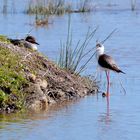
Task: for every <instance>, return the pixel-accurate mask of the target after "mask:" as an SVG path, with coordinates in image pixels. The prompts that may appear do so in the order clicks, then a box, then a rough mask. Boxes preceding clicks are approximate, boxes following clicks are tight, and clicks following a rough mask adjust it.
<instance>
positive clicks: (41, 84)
mask: <svg viewBox="0 0 140 140" xmlns="http://www.w3.org/2000/svg"><path fill="white" fill-rule="evenodd" d="M36 84H38V85H39V86H40V88H41V89H46V88H47V86H48V83H47V81H46V80H44V79H43V80H41V79H37V80H36Z"/></svg>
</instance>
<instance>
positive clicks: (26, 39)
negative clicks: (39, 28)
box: [25, 36, 39, 45]
mask: <svg viewBox="0 0 140 140" xmlns="http://www.w3.org/2000/svg"><path fill="white" fill-rule="evenodd" d="M25 41H27V42H30V43H32V44H37V45H39V43H37V42H36V39H35V38H34V37H33V36H27V37H26V38H25Z"/></svg>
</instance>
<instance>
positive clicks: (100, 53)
mask: <svg viewBox="0 0 140 140" xmlns="http://www.w3.org/2000/svg"><path fill="white" fill-rule="evenodd" d="M96 55H97V61H98V64H99V66H100V68H101V69H102V70H104V71H105V73H106V78H107V92H106V94H105V95H106V97H107V103H109V87H110V75H109V73H110V70H111V71H114V72H117V73H124V72H123V71H122V70H121V69H120V68H119V67H118V66H117V64H116V62H115V61H114V59H113V58H112V57H111V56H109V55H107V54H105V53H104V45H103V44H101V43H97V44H96ZM124 74H125V73H124Z"/></svg>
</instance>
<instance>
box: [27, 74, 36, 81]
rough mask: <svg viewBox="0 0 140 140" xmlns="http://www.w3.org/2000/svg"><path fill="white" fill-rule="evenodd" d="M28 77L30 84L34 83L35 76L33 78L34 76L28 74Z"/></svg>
mask: <svg viewBox="0 0 140 140" xmlns="http://www.w3.org/2000/svg"><path fill="white" fill-rule="evenodd" d="M28 77H29V80H30V81H31V82H35V80H36V76H35V75H34V74H32V73H30V74H29V75H28Z"/></svg>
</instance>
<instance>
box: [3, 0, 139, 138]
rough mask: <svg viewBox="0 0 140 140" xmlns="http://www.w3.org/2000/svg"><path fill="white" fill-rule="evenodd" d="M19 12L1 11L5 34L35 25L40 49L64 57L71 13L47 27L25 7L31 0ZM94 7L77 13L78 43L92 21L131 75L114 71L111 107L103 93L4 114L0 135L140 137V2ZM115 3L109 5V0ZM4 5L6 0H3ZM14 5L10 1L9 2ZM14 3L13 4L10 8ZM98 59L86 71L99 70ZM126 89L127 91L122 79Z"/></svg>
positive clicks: (16, 33) (22, 31)
mask: <svg viewBox="0 0 140 140" xmlns="http://www.w3.org/2000/svg"><path fill="white" fill-rule="evenodd" d="M17 1H18V2H19V3H16V4H15V5H16V14H12V13H10V12H9V13H8V14H7V15H3V14H0V34H4V35H7V36H9V37H13V38H14V37H24V36H25V35H26V34H27V33H28V32H29V31H30V30H32V31H31V34H32V35H34V36H35V37H36V38H37V40H38V42H39V43H40V46H39V51H41V52H42V53H44V54H45V55H47V56H48V57H49V58H51V59H53V60H54V61H55V60H56V59H58V54H59V48H60V40H61V41H65V40H66V36H67V23H68V15H63V16H52V17H51V18H50V24H49V25H48V26H47V27H35V26H34V18H35V17H34V16H28V15H26V14H24V13H23V12H22V11H23V10H24V9H25V8H26V6H27V3H26V2H27V0H26V1H22V0H17ZM95 3H96V5H97V9H96V10H95V11H93V12H91V13H85V14H78V13H76V14H71V28H72V34H73V41H74V43H75V42H77V41H78V40H79V39H81V40H82V39H83V38H84V37H85V35H86V32H87V30H88V28H89V27H91V28H93V29H94V28H96V27H97V26H99V29H98V31H97V33H96V35H95V37H94V39H93V40H92V41H91V43H90V44H89V46H88V47H89V48H92V47H94V46H95V42H96V40H97V39H98V40H103V39H105V37H106V36H107V35H108V34H109V33H110V32H111V31H112V30H113V29H115V28H116V29H117V31H116V32H115V33H114V34H113V36H112V37H111V38H110V39H108V40H107V41H106V42H105V49H106V52H107V53H108V54H110V55H112V56H113V57H114V58H115V60H116V61H117V63H118V64H119V66H120V67H121V68H122V70H123V71H125V72H126V74H125V75H119V77H118V74H114V73H111V90H110V93H111V95H110V112H109V114H108V112H107V108H106V99H104V98H102V97H101V93H99V94H98V95H95V96H88V97H86V98H82V99H80V100H78V101H76V102H71V103H68V104H66V105H63V106H60V107H57V108H54V109H52V111H49V112H41V113H38V114H12V115H1V116H0V140H17V139H18V140H48V139H50V140H85V139H86V140H118V139H119V140H138V139H140V120H139V118H140V102H139V101H140V86H139V85H140V65H139V61H140V56H139V52H140V46H139V44H140V39H139V38H140V11H139V7H140V3H139V2H138V1H137V5H136V11H133V12H132V11H131V6H130V0H124V1H122V0H118V1H115V0H114V1H113V0H112V1H111V0H102V1H101V0H97V1H95ZM110 3H111V4H112V6H109V4H110ZM0 6H2V3H1V4H0ZM9 7H10V6H9ZM10 10H11V9H10V8H9V11H10ZM95 71H96V59H94V58H93V60H92V61H91V62H90V63H89V65H88V68H87V70H86V71H85V72H84V73H83V74H84V75H89V74H94V73H95ZM119 78H120V80H121V81H122V84H123V87H124V88H125V90H126V94H125V95H124V92H123V89H122V87H121V86H120V82H119V80H118V79H119ZM105 83H106V79H105V76H104V73H102V76H101V83H100V90H101V91H105V89H106V84H105Z"/></svg>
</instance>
